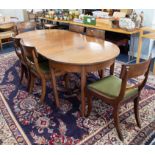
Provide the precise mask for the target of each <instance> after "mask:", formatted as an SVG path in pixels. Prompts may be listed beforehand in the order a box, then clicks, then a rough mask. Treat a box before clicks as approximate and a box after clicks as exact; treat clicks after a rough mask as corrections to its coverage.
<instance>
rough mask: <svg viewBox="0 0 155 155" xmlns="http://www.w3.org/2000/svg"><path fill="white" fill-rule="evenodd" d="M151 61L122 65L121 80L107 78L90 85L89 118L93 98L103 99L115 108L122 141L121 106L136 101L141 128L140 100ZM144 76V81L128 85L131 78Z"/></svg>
mask: <svg viewBox="0 0 155 155" xmlns="http://www.w3.org/2000/svg"><path fill="white" fill-rule="evenodd" d="M150 61H151V60H150V59H149V60H147V61H144V62H142V63H139V64H130V65H122V69H121V74H120V78H119V77H116V76H114V75H110V76H108V77H105V78H103V79H101V80H99V81H97V82H94V83H92V84H89V85H88V89H87V94H88V96H87V97H88V116H89V114H90V112H91V109H92V97H93V96H96V97H98V98H101V99H102V100H103V101H104V102H105V103H107V104H109V105H111V106H112V107H113V118H114V124H115V127H116V130H117V133H118V136H119V138H120V140H122V141H123V136H122V133H121V130H120V123H119V110H120V107H121V104H123V103H124V102H127V101H129V100H131V99H132V100H134V112H135V118H136V122H137V125H138V127H141V124H140V119H139V110H138V105H139V99H140V93H141V90H142V88H143V87H144V85H145V83H146V81H147V78H148V74H149V67H150ZM142 75H143V76H144V78H143V80H141V81H138V82H137V83H136V84H134V85H128V84H127V82H129V81H128V80H130V79H131V78H136V77H139V76H142Z"/></svg>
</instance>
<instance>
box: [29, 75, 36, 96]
mask: <svg viewBox="0 0 155 155" xmlns="http://www.w3.org/2000/svg"><path fill="white" fill-rule="evenodd" d="M30 79H31V81H30V89H29V93H30V94H31V93H32V91H33V87H34V80H35V77H34V75H32V74H31V77H30Z"/></svg>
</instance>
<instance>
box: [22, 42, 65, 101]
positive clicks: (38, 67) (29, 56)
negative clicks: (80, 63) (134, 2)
mask: <svg viewBox="0 0 155 155" xmlns="http://www.w3.org/2000/svg"><path fill="white" fill-rule="evenodd" d="M20 44H21V46H22V49H23V52H24V56H25V58H26V62H27V64H28V67H29V70H30V89H29V93H32V90H33V87H34V80H35V78H39V79H41V86H42V93H41V97H40V102H41V103H43V102H44V98H45V95H46V81H47V80H51V74H50V69H49V63H48V62H39V61H38V53H37V49H36V48H35V47H33V46H26V45H24V43H23V42H20ZM60 75H63V72H60V71H58V70H55V76H60Z"/></svg>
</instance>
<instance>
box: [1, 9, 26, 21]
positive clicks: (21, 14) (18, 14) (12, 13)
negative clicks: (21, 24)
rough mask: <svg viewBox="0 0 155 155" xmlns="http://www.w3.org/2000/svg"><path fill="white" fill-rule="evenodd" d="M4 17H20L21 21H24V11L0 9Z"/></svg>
mask: <svg viewBox="0 0 155 155" xmlns="http://www.w3.org/2000/svg"><path fill="white" fill-rule="evenodd" d="M0 14H1V15H2V16H11V17H18V18H19V20H20V21H24V10H22V9H0Z"/></svg>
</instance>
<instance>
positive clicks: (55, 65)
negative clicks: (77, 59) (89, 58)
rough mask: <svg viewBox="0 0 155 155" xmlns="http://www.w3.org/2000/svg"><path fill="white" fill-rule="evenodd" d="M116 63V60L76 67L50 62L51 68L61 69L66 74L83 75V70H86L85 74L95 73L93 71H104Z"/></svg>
mask: <svg viewBox="0 0 155 155" xmlns="http://www.w3.org/2000/svg"><path fill="white" fill-rule="evenodd" d="M114 61H115V58H113V59H110V60H107V61H104V62H100V63H94V64H88V65H74V64H65V63H59V62H54V61H50V67H52V68H55V69H59V70H62V71H65V72H79V73H81V71H82V69H84V70H85V72H93V71H98V70H101V69H104V68H106V67H110V66H111V65H112V64H113V63H114Z"/></svg>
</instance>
